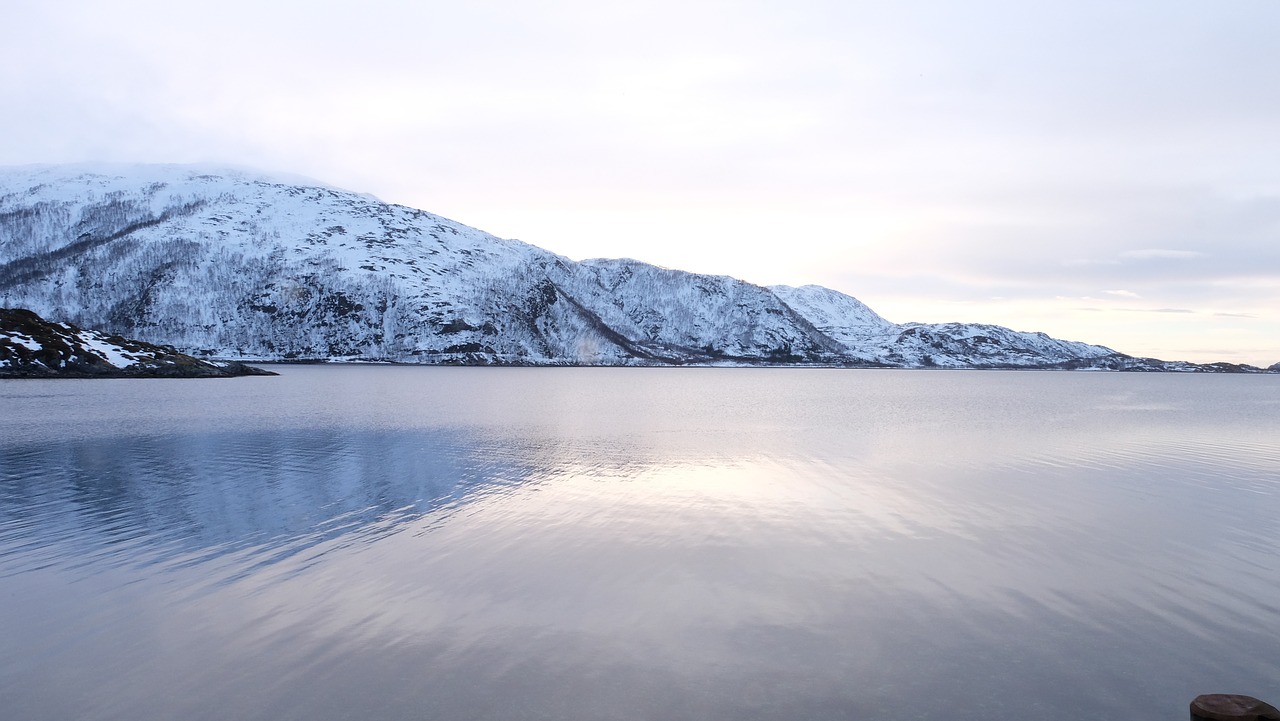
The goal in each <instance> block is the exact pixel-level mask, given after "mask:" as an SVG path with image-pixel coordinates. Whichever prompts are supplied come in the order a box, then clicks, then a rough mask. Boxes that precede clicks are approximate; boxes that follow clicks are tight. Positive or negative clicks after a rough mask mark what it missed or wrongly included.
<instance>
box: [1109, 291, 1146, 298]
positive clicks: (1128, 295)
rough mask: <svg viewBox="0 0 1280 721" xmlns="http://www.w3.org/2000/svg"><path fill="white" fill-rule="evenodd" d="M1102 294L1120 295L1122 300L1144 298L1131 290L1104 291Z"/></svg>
mask: <svg viewBox="0 0 1280 721" xmlns="http://www.w3.org/2000/svg"><path fill="white" fill-rule="evenodd" d="M1102 292H1103V293H1106V294H1107V295H1118V296H1120V297H1121V298H1141V297H1142V296H1140V295H1138V294H1137V293H1134V292H1133V291H1131V290H1104V291H1102Z"/></svg>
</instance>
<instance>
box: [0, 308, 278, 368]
mask: <svg viewBox="0 0 1280 721" xmlns="http://www.w3.org/2000/svg"><path fill="white" fill-rule="evenodd" d="M243 375H275V374H274V373H271V372H269V371H264V370H261V369H259V368H253V367H251V366H247V365H244V364H243V363H219V362H210V361H204V360H200V359H198V358H192V357H191V356H189V355H185V354H183V353H179V352H178V351H177V350H175V349H173V348H170V347H168V346H158V345H152V344H150V343H142V342H139V341H135V340H129V339H127V338H123V337H121V336H118V335H106V334H103V333H99V332H97V331H92V330H82V329H80V328H77V327H76V326H74V325H71V324H69V323H52V322H49V321H46V320H44V319H43V318H41V317H40V316H38V315H36V314H35V313H33V312H31V311H29V310H25V309H22V308H0V378H120V377H128V378H226V377H230V376H243Z"/></svg>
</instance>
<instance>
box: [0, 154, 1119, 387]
mask: <svg viewBox="0 0 1280 721" xmlns="http://www.w3.org/2000/svg"><path fill="white" fill-rule="evenodd" d="M0 306H3V307H11V308H12V307H22V308H30V309H32V310H34V311H36V312H37V313H39V314H41V315H43V316H45V317H46V318H50V319H56V320H60V321H69V322H72V323H75V324H77V325H79V326H82V327H86V328H94V329H98V330H101V331H103V332H106V333H112V334H120V335H125V336H130V337H138V338H145V339H146V340H148V341H150V342H153V343H161V344H168V345H173V346H175V347H177V348H179V349H182V350H184V351H186V352H189V353H192V354H194V355H200V356H209V357H219V358H239V359H258V360H288V359H302V358H322V359H335V360H351V359H369V360H371V359H378V360H390V361H398V362H412V363H488V364H534V365H557V364H606V365H650V364H687V363H717V364H738V363H747V364H758V363H820V364H836V365H870V366H897V367H929V366H938V367H1045V366H1050V367H1054V366H1056V367H1066V365H1067V364H1075V365H1076V366H1089V365H1095V366H1098V367H1105V362H1107V359H1113V360H1114V359H1116V358H1127V356H1121V355H1119V354H1117V353H1115V352H1114V351H1112V350H1110V349H1108V348H1103V347H1101V346H1093V345H1087V344H1084V343H1073V342H1067V341H1059V340H1055V339H1052V338H1049V337H1048V336H1045V335H1043V334H1039V333H1019V332H1015V331H1011V330H1009V329H1007V328H1000V327H998V326H985V325H968V324H945V325H930V324H916V323H912V324H905V325H899V324H894V323H890V322H889V321H886V320H885V319H883V318H881V317H880V316H878V315H876V314H875V313H874V312H873V311H871V309H869V308H867V307H866V306H865V305H863V304H862V303H861V302H859V301H858V300H856V299H854V298H851V297H849V296H847V295H843V294H841V293H837V292H835V291H832V290H828V289H825V288H819V287H816V286H805V287H802V288H790V287H785V286H776V287H773V288H763V287H760V286H756V285H752V284H750V283H746V282H743V281H740V280H736V279H734V278H729V277H726V276H710V275H699V274H694V273H685V272H682V271H677V270H668V269H665V268H659V267H656V266H653V265H648V264H646V263H642V262H639V261H634V260H588V261H582V262H574V261H571V260H569V259H567V258H564V257H562V256H558V255H555V254H553V253H550V252H548V251H545V250H542V249H540V248H537V247H534V246H531V245H528V244H526V243H521V242H519V241H514V240H503V239H500V238H496V237H494V236H492V235H489V234H487V233H484V232H482V231H479V230H476V229H474V228H470V227H467V226H465V225H461V224H459V223H456V222H453V221H450V220H446V219H444V218H441V217H439V216H436V215H432V214H430V213H427V212H424V211H421V210H415V209H412V208H406V207H403V206H397V205H389V204H386V203H382V202H380V201H378V200H377V199H375V198H372V197H370V196H368V195H360V194H356V193H350V192H346V191H342V190H337V189H334V188H329V187H325V186H322V185H320V184H316V183H307V182H302V181H290V182H282V181H280V180H276V179H272V178H269V177H265V176H260V175H256V174H253V173H247V172H242V171H227V170H206V169H198V168H192V167H190V166H96V167H90V166H55V167H24V168H10V169H3V170H0Z"/></svg>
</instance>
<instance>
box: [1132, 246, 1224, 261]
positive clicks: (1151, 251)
mask: <svg viewBox="0 0 1280 721" xmlns="http://www.w3.org/2000/svg"><path fill="white" fill-rule="evenodd" d="M1206 255H1207V254H1206V253H1201V252H1199V251H1195V250H1166V249H1164V248H1148V249H1146V250H1126V251H1125V252H1123V253H1121V254H1120V257H1121V258H1124V259H1125V260H1153V259H1157V258H1159V259H1169V260H1189V259H1191V258H1203V257H1205V256H1206Z"/></svg>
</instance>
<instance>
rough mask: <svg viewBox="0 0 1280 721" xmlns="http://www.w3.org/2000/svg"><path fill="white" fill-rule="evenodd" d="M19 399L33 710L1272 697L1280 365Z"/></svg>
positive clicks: (852, 713) (376, 378)
mask: <svg viewBox="0 0 1280 721" xmlns="http://www.w3.org/2000/svg"><path fill="white" fill-rule="evenodd" d="M281 370H282V371H283V375H282V376H280V377H278V378H243V379H230V380H204V381H189V380H146V381H144V380H91V381H69V380H67V381H2V382H0V602H2V603H0V638H3V639H5V642H4V645H3V647H0V708H4V709H5V713H4V716H5V717H7V718H15V719H33V720H43V719H50V720H52V719H70V718H77V719H151V718H154V719H176V718H184V719H227V718H241V719H319V720H326V719H345V718H379V719H419V718H421V719H510V718H528V719H726V720H727V719H806V718H813V719H845V718H848V719H854V718H856V719H875V718H885V719H888V718H902V717H909V718H918V719H940V720H941V719H946V720H947V721H956V720H957V719H961V720H962V719H989V718H995V717H1001V718H1003V717H1017V718H1020V719H1063V720H1064V721H1065V720H1066V719H1082V718H1103V717H1110V718H1131V719H1152V720H1153V721H1154V720H1155V719H1174V718H1177V719H1181V718H1185V716H1186V704H1187V703H1188V702H1189V701H1190V699H1191V698H1193V697H1194V696H1196V695H1197V694H1200V693H1208V692H1227V693H1248V694H1252V695H1255V696H1259V697H1262V698H1264V699H1268V700H1271V701H1272V702H1273V703H1276V702H1277V700H1280V641H1277V640H1276V639H1277V636H1276V633H1275V631H1276V629H1280V555H1278V554H1277V550H1276V548H1277V545H1276V543H1277V539H1280V441H1278V440H1277V439H1280V377H1277V376H1266V377H1264V376H1199V375H1197V376H1186V375H1169V374H1160V375H1139V374H1109V373H1034V372H910V371H840V370H801V369H585V368H583V369H484V368H412V367H380V366H363V367H324V366H291V367H290V366H286V367H283V368H282V369H281Z"/></svg>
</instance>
